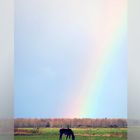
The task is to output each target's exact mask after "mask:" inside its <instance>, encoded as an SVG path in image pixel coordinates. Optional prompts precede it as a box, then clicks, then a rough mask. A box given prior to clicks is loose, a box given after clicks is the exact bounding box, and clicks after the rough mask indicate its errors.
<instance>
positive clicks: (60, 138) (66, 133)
mask: <svg viewBox="0 0 140 140" xmlns="http://www.w3.org/2000/svg"><path fill="white" fill-rule="evenodd" d="M63 134H64V135H66V140H67V138H68V137H69V139H70V137H71V136H72V140H75V136H74V133H73V131H72V130H71V129H69V128H68V129H64V128H62V129H60V130H59V140H62V136H63Z"/></svg>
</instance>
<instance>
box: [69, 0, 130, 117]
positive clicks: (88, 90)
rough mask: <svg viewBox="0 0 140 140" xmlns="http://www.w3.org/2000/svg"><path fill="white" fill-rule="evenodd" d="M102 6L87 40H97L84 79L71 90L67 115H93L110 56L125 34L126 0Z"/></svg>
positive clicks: (119, 47) (109, 63)
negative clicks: (72, 95)
mask: <svg viewBox="0 0 140 140" xmlns="http://www.w3.org/2000/svg"><path fill="white" fill-rule="evenodd" d="M115 6H116V7H115ZM101 10H102V12H101V13H102V14H101V16H100V17H99V19H98V21H97V25H96V28H95V27H93V29H92V30H91V34H90V36H92V38H91V37H90V38H91V42H90V43H91V44H93V42H92V41H93V40H94V42H96V44H95V47H93V46H92V47H91V50H90V51H89V62H88V67H87V71H83V72H82V73H83V79H82V81H81V83H79V87H78V90H76V91H75V93H74V94H75V99H74V101H73V103H72V104H73V107H72V108H73V109H74V110H72V111H71V112H70V113H68V112H67V115H66V116H69V117H94V116H95V114H96V113H97V111H98V100H99V99H100V97H101V96H102V94H103V91H102V86H103V85H104V84H105V82H106V78H107V74H108V73H109V67H110V65H111V60H112V59H113V58H115V57H117V53H118V51H119V50H120V49H121V47H123V46H122V45H121V44H122V43H123V41H124V40H125V39H126V37H127V0H123V1H122V0H117V1H110V0H107V1H106V5H105V6H104V8H103V9H101ZM112 16H113V17H112ZM79 89H80V90H79ZM77 93H78V94H77ZM70 108H71V107H70ZM89 114H90V115H89Z"/></svg>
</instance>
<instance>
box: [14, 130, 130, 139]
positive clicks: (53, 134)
mask: <svg viewBox="0 0 140 140" xmlns="http://www.w3.org/2000/svg"><path fill="white" fill-rule="evenodd" d="M26 129H30V128H26ZM72 130H73V131H74V133H75V140H127V128H74V129H72ZM39 132H40V134H39V135H31V136H15V140H59V129H58V128H40V129H39ZM65 139H66V138H65V136H63V140H65ZM68 140H69V139H68Z"/></svg>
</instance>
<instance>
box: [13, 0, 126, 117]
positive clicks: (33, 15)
mask: <svg viewBox="0 0 140 140" xmlns="http://www.w3.org/2000/svg"><path fill="white" fill-rule="evenodd" d="M15 8H16V10H15V81H14V83H15V84H14V85H15V86H14V91H15V97H14V98H15V118H105V117H107V118H127V0H123V1H122V0H113V1H112V0H87V1H85V0H71V1H66V0H59V1H58V0H16V4H15Z"/></svg>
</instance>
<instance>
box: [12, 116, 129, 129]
mask: <svg viewBox="0 0 140 140" xmlns="http://www.w3.org/2000/svg"><path fill="white" fill-rule="evenodd" d="M14 126H15V128H26V127H28V128H37V127H50V128H53V127H57V128H61V127H64V128H65V127H67V126H69V127H71V128H87V127H88V128H90V127H91V128H97V127H104V128H108V127H120V128H123V127H127V120H126V119H121V118H120V119H108V118H103V119H88V118H83V119H78V118H74V119H64V118H53V119H25V118H21V119H19V118H18V119H15V120H14Z"/></svg>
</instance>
